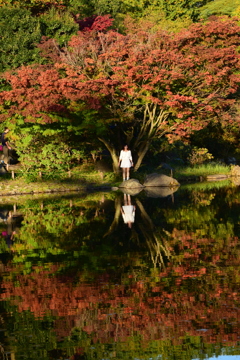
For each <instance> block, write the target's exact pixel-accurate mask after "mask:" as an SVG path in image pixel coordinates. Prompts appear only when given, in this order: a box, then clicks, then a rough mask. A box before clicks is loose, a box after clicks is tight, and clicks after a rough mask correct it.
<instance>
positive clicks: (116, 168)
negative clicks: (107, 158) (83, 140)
mask: <svg viewBox="0 0 240 360" xmlns="http://www.w3.org/2000/svg"><path fill="white" fill-rule="evenodd" d="M98 140H100V141H101V142H102V143H103V144H104V145H105V146H106V148H107V149H108V151H109V152H110V155H111V158H112V161H113V164H112V165H113V172H114V173H118V172H119V166H118V162H119V156H118V154H117V151H116V149H115V148H114V146H113V145H112V144H110V143H109V142H108V141H107V140H105V139H102V138H98Z"/></svg>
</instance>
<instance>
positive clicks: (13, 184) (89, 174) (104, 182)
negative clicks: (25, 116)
mask: <svg viewBox="0 0 240 360" xmlns="http://www.w3.org/2000/svg"><path fill="white" fill-rule="evenodd" d="M230 170H231V169H230V167H229V166H226V165H219V164H206V165H199V166H194V167H186V166H181V167H176V168H175V169H173V170H172V171H171V170H169V169H163V168H157V169H154V168H148V169H146V168H143V169H140V170H139V171H137V172H132V173H131V177H132V178H136V179H138V180H139V181H140V182H141V183H143V182H144V178H145V177H146V175H147V174H150V173H153V172H157V173H163V174H165V175H168V176H171V175H172V176H173V177H174V178H176V179H177V180H178V181H179V182H180V183H184V182H188V181H199V180H200V179H202V180H204V178H206V177H207V176H208V175H214V174H226V175H229V174H230ZM121 181H122V179H121V173H119V174H117V175H116V174H113V173H112V172H105V173H104V172H99V171H96V170H95V168H94V166H93V165H92V164H85V165H83V166H78V167H76V168H75V169H73V170H72V171H71V172H70V173H67V174H61V175H60V174H59V175H57V174H54V176H53V175H52V176H50V175H45V174H44V173H43V174H42V178H37V179H35V181H31V177H29V178H24V177H22V176H21V175H20V173H16V177H15V178H14V179H12V178H11V171H9V173H8V174H5V175H2V176H1V181H0V195H14V194H31V193H33V194H37V193H51V192H68V191H78V192H79V191H86V190H90V189H97V188H103V189H104V188H106V189H107V188H111V187H112V186H118V185H119V183H120V182H121Z"/></svg>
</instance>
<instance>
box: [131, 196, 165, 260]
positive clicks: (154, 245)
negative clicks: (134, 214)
mask: <svg viewBox="0 0 240 360" xmlns="http://www.w3.org/2000/svg"><path fill="white" fill-rule="evenodd" d="M136 203H137V206H138V208H139V210H140V212H141V217H142V220H143V222H142V223H140V224H139V227H140V229H141V231H142V233H143V235H144V236H145V239H146V243H147V245H148V248H149V250H150V255H151V259H152V262H153V265H154V267H157V265H160V266H164V259H163V256H162V252H163V253H164V255H165V256H166V257H167V258H169V257H170V251H169V249H168V247H167V245H165V244H164V240H163V239H161V240H160V239H159V238H158V236H157V235H156V234H155V233H154V225H153V222H152V220H151V218H150V217H149V215H148V214H147V212H146V211H145V209H144V207H143V205H142V203H141V202H140V201H139V200H136Z"/></svg>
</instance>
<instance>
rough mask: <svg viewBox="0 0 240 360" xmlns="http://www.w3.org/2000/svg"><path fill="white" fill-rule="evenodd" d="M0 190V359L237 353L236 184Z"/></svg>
mask: <svg viewBox="0 0 240 360" xmlns="http://www.w3.org/2000/svg"><path fill="white" fill-rule="evenodd" d="M0 201H1V203H0V232H1V234H2V236H1V242H0V252H1V253H0V271H1V302H0V307H1V314H0V359H4V360H5V359H11V360H20V359H22V360H25V359H29V360H35V359H39V360H50V359H54V360H55V359H56V360H60V359H64V360H70V359H71V360H83V359H84V360H92V359H97V360H98V359H99V360H100V359H104V360H105V359H106V360H107V359H153V360H155V359H161V360H172V359H177V360H185V359H186V360H193V359H194V360H195V359H215V358H217V359H218V360H236V359H240V307H239V305H240V292H239V285H240V243H239V237H240V189H239V188H238V187H236V186H233V185H231V184H224V183H217V184H208V185H207V186H204V184H196V185H194V186H188V187H185V188H184V187H181V188H180V189H179V190H178V191H176V192H175V193H173V194H169V193H166V192H156V191H152V192H151V191H150V192H148V193H147V194H146V193H144V192H141V193H139V194H138V195H135V196H127V195H124V194H123V193H120V192H110V193H94V194H85V195H75V196H74V195H71V196H65V197H64V196H54V197H50V196H48V197H42V198H35V197H17V198H12V199H11V198H10V199H3V198H2V199H1V200H0ZM13 210H14V211H13Z"/></svg>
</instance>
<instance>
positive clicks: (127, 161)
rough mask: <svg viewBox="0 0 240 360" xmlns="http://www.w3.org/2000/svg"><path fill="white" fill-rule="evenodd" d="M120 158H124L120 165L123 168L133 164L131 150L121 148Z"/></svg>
mask: <svg viewBox="0 0 240 360" xmlns="http://www.w3.org/2000/svg"><path fill="white" fill-rule="evenodd" d="M119 160H122V161H121V165H120V167H121V168H130V167H131V166H132V153H131V150H127V151H124V150H121V152H120V158H119Z"/></svg>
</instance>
